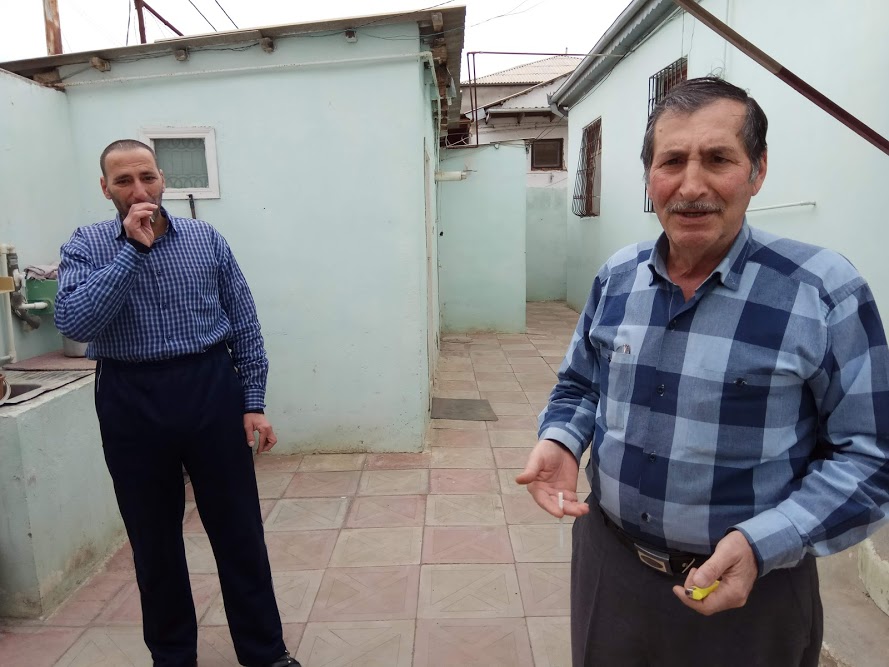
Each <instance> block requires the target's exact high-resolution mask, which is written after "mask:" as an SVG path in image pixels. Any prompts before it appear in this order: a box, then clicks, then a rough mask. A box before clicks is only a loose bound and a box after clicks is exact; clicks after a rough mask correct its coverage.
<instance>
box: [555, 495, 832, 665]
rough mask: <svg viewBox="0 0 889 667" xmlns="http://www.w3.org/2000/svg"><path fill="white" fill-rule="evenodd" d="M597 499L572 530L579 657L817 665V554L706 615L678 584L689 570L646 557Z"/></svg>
mask: <svg viewBox="0 0 889 667" xmlns="http://www.w3.org/2000/svg"><path fill="white" fill-rule="evenodd" d="M590 502H591V507H592V511H591V512H590V513H589V514H588V515H586V516H584V517H582V518H580V519H577V520H576V521H575V523H574V531H573V556H572V560H571V651H572V655H573V666H574V667H598V666H602V667H687V666H688V665H714V666H716V665H718V666H719V667H734V666H737V667H756V666H761V667H791V666H793V667H817V665H818V658H819V655H820V653H821V636H822V631H823V618H822V609H821V597H820V594H819V591H818V571H817V569H816V567H815V559H814V558H813V557H812V556H807V557H806V558H805V559H804V560H803V562H802V563H801V564H800V565H798V566H797V567H795V568H792V569H786V570H775V571H773V572H770V573H769V574H767V575H766V576H764V577H762V578H760V579H759V580H757V581H756V583H755V584H754V585H753V590H752V592H751V593H750V596H749V598H748V600H747V604H746V605H745V606H744V607H741V608H740V609H732V610H729V611H724V612H720V613H718V614H715V615H713V616H710V617H705V616H701V615H700V614H698V613H697V612H694V611H692V610H691V609H688V608H686V607H685V606H683V604H682V603H681V602H680V601H679V600H677V599H676V596H675V595H674V593H673V590H672V588H673V586H674V585H677V584H678V585H682V584H684V583H685V575H681V576H669V575H665V574H663V573H661V572H658V571H656V570H653V569H651V568H650V567H648V566H647V565H644V564H642V563H641V562H640V561H639V559H638V557H637V555H636V554H635V553H634V552H632V551H630V550H629V549H628V548H627V547H626V546H625V545H624V544H622V543H621V542H620V541H619V540H618V538H617V536H616V535H615V534H614V533H613V532H612V530H611V529H609V528H607V527H606V526H605V523H604V519H603V516H602V513H601V512H600V511H598V509H597V508H596V504H595V498H590Z"/></svg>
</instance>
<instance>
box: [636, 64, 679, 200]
mask: <svg viewBox="0 0 889 667" xmlns="http://www.w3.org/2000/svg"><path fill="white" fill-rule="evenodd" d="M687 80H688V57H687V56H682V57H681V58H679V59H678V60H674V61H673V62H672V63H670V64H669V65H667V66H666V67H664V68H663V69H662V70H660V71H658V72H655V73H654V74H653V75H652V76H650V77H648V115H649V116H651V112H652V111H654V107H655V105H657V103H658V102H660V101H661V100H662V99H664V98H665V97H666V96H667V93H669V92H670V91H671V90H672V89H673V88H674V87H675V86H677V85H679V84H680V83H682V82H683V81H687ZM643 210H644V211H645V212H646V213H654V203H653V202H652V201H651V197H649V196H648V186H647V185H646V186H645V204H644V207H643Z"/></svg>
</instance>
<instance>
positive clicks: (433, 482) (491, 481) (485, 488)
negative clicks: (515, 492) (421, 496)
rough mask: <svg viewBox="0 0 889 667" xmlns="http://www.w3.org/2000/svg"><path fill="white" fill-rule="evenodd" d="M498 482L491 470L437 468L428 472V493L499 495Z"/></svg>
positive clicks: (495, 474)
mask: <svg viewBox="0 0 889 667" xmlns="http://www.w3.org/2000/svg"><path fill="white" fill-rule="evenodd" d="M499 492H500V481H499V480H498V479H497V473H496V472H494V471H493V470H487V469H477V470H459V469H455V468H439V469H437V470H431V471H429V493H433V494H442V493H461V494H463V493H499Z"/></svg>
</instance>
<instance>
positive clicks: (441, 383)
mask: <svg viewBox="0 0 889 667" xmlns="http://www.w3.org/2000/svg"><path fill="white" fill-rule="evenodd" d="M435 388H436V389H440V390H441V391H478V386H477V385H476V384H475V380H436V381H435Z"/></svg>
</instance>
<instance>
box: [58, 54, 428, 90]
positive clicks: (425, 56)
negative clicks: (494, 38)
mask: <svg viewBox="0 0 889 667" xmlns="http://www.w3.org/2000/svg"><path fill="white" fill-rule="evenodd" d="M415 59H421V60H429V61H430V62H433V61H432V60H431V59H432V53H431V52H430V51H419V52H414V53H399V54H397V55H389V56H375V57H373V58H343V59H341V60H315V61H312V62H307V63H278V64H275V65H248V66H246V67H229V68H225V69H205V70H193V71H192V70H188V71H177V72H165V73H163V74H142V75H139V76H119V77H114V78H108V79H88V80H86V81H72V82H71V83H66V82H64V81H63V82H62V83H61V84H58V86H57V87H60V88H70V87H74V86H92V85H102V84H108V83H124V82H127V81H150V80H152V79H174V78H178V77H183V76H201V75H205V74H232V73H235V72H255V71H263V70H267V71H269V70H283V69H298V68H302V67H319V66H324V65H353V64H360V63H365V64H368V63H378V62H395V61H399V60H415ZM433 71H435V70H433Z"/></svg>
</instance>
